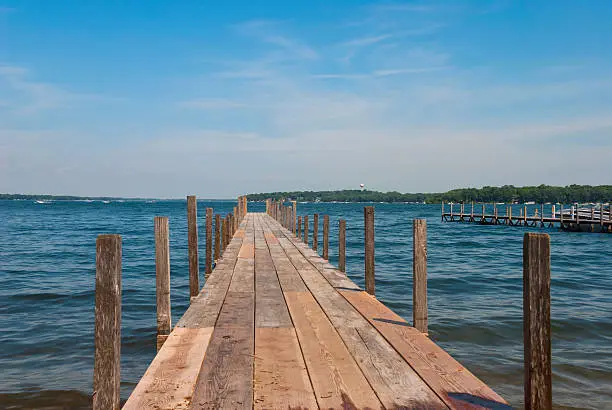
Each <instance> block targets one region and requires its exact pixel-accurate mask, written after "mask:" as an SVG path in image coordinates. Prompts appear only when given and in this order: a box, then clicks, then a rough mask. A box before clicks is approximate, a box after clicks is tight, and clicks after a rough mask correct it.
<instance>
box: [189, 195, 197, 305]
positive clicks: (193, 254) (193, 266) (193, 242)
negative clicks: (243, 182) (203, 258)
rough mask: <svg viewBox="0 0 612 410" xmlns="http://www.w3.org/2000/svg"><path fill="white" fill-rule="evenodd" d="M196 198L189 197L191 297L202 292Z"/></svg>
mask: <svg viewBox="0 0 612 410" xmlns="http://www.w3.org/2000/svg"><path fill="white" fill-rule="evenodd" d="M197 213H198V209H197V203H196V197H195V196H193V195H190V196H188V197H187V242H188V247H189V296H190V297H192V298H193V297H196V296H198V293H199V292H200V268H199V266H198V224H197Z"/></svg>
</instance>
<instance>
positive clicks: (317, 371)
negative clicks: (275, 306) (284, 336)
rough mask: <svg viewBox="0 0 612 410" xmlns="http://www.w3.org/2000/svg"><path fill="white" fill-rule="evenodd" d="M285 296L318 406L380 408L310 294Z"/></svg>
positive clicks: (344, 346)
mask: <svg viewBox="0 0 612 410" xmlns="http://www.w3.org/2000/svg"><path fill="white" fill-rule="evenodd" d="M284 295H285V298H286V300H287V305H288V306H289V311H290V312H291V317H292V318H293V321H294V323H295V330H296V333H297V335H298V339H299V341H300V346H301V347H302V351H303V353H304V360H305V362H306V366H307V367H308V372H309V375H310V379H311V381H312V384H313V387H314V391H315V394H316V397H317V401H318V403H319V406H320V407H321V408H325V409H341V408H344V409H346V408H351V409H366V408H371V409H379V408H381V407H382V406H381V403H380V401H379V400H378V398H377V397H376V394H375V392H374V391H373V390H372V387H370V385H369V384H368V381H367V380H366V378H365V377H364V375H363V373H362V372H361V370H360V369H359V366H358V365H357V363H356V362H355V360H353V357H352V356H351V354H350V352H349V351H348V350H347V347H346V345H345V344H344V342H343V341H342V339H341V337H340V335H338V332H337V331H336V330H335V329H334V327H333V325H332V324H331V323H330V321H329V320H328V319H327V317H326V316H325V314H324V313H323V311H322V310H321V307H320V306H319V305H318V304H317V302H316V300H315V299H314V298H313V296H312V295H311V294H310V292H285V293H284Z"/></svg>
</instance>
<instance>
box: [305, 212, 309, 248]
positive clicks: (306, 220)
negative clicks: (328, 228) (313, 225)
mask: <svg viewBox="0 0 612 410" xmlns="http://www.w3.org/2000/svg"><path fill="white" fill-rule="evenodd" d="M308 229H310V227H309V226H308V215H304V243H305V244H306V245H308Z"/></svg>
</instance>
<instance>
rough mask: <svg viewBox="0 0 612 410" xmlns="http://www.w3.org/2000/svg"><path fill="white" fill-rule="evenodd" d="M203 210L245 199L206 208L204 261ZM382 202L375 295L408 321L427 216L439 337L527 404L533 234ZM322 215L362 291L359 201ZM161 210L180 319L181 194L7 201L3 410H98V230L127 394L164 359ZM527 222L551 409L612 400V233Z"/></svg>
mask: <svg viewBox="0 0 612 410" xmlns="http://www.w3.org/2000/svg"><path fill="white" fill-rule="evenodd" d="M207 206H210V207H213V208H214V209H215V212H217V213H221V214H225V213H226V212H228V211H231V210H232V208H233V206H235V202H234V203H232V202H218V201H215V202H203V201H200V202H199V203H198V214H199V218H200V222H201V223H200V259H201V261H200V266H201V268H202V267H203V264H204V259H203V258H204V252H203V249H204V246H203V245H204V241H203V239H204V229H203V226H202V223H203V221H204V212H205V208H206V207H207ZM375 206H376V218H375V219H376V227H375V232H376V293H377V297H378V298H379V299H381V300H382V301H383V302H384V303H386V304H387V305H388V306H390V307H391V308H392V309H394V310H395V311H396V312H398V313H399V314H401V315H402V316H403V317H405V318H406V319H407V320H409V321H410V322H411V321H412V319H411V316H412V313H411V308H410V306H411V303H412V300H411V293H412V285H411V270H412V224H411V221H412V219H413V218H417V217H418V218H427V223H428V258H429V267H428V269H429V271H428V274H429V282H428V292H429V293H428V296H429V326H430V335H431V337H432V338H433V339H434V340H435V341H436V342H437V343H439V344H440V345H441V346H442V347H444V348H445V349H446V350H447V351H448V352H449V353H451V354H452V355H453V356H454V357H455V358H457V359H458V360H459V361H461V362H462V363H463V364H464V365H466V366H467V367H468V368H469V369H470V370H471V371H472V372H473V373H475V374H476V375H477V376H478V377H480V378H481V379H483V380H484V381H485V382H486V383H488V384H489V385H491V386H492V387H493V388H494V389H495V390H496V391H497V392H498V393H500V394H501V395H502V396H503V397H505V398H506V399H507V400H509V401H510V403H511V404H512V405H513V406H516V407H519V408H520V407H521V406H522V397H523V393H522V390H523V387H522V386H523V378H522V374H523V350H522V349H523V342H522V236H523V234H524V232H526V231H527V229H526V228H520V227H506V226H480V225H477V224H457V223H442V222H441V221H440V207H439V206H437V205H412V204H375ZM249 209H250V210H252V211H263V209H264V206H263V204H249ZM315 212H318V213H321V214H325V213H326V214H329V215H330V261H331V262H332V263H333V264H336V261H337V241H336V238H337V220H338V219H339V218H341V217H342V218H345V219H346V220H347V273H348V275H349V277H351V279H353V280H354V281H355V282H356V283H357V284H359V285H361V286H363V274H362V272H363V204H298V213H299V214H300V215H303V214H306V213H308V214H309V215H312V214H313V213H315ZM515 212H516V211H515ZM156 215H166V216H169V217H170V247H171V271H172V272H171V273H172V290H171V292H172V294H171V295H172V316H173V323H176V322H177V321H178V319H179V317H180V316H181V315H182V314H183V312H184V311H185V309H186V308H187V305H188V289H189V287H188V269H187V223H186V203H185V201H157V202H146V201H126V202H117V201H113V202H111V203H102V202H76V201H74V202H59V201H55V202H51V203H48V204H38V203H35V202H33V201H0V408H14V409H19V408H45V409H77V408H88V407H89V395H90V394H91V391H92V368H93V323H94V320H93V319H94V318H93V315H94V278H95V240H96V236H97V235H98V234H102V233H119V234H121V235H122V236H123V314H122V356H121V378H122V397H123V398H124V399H125V398H127V396H128V395H129V394H130V392H131V390H132V389H133V387H134V385H135V383H137V382H138V380H139V378H140V377H141V376H142V374H143V373H144V371H145V370H146V368H147V366H148V364H149V363H150V361H151V360H152V358H153V356H154V354H155V332H156V316H155V258H154V256H155V255H154V238H153V217H154V216H156ZM310 220H311V224H312V217H311V218H310ZM529 229H530V230H538V231H545V232H548V233H549V234H550V235H551V241H552V252H551V253H552V319H553V371H554V380H553V388H554V393H553V397H554V402H555V406H556V408H589V409H605V408H612V252H611V251H612V235H610V234H597V233H566V232H560V231H557V230H555V229H539V228H529ZM320 231H322V229H320ZM311 234H312V228H311ZM320 243H321V240H320ZM201 281H203V275H202V278H201Z"/></svg>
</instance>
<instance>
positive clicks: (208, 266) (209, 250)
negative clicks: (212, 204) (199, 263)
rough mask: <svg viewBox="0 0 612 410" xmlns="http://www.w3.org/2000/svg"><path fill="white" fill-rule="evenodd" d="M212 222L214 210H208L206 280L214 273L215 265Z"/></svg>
mask: <svg viewBox="0 0 612 410" xmlns="http://www.w3.org/2000/svg"><path fill="white" fill-rule="evenodd" d="M212 220H213V209H212V208H206V273H205V278H206V279H208V277H209V276H210V274H211V273H212V263H213V260H212V258H213V254H212V250H213V249H212V243H213V234H212Z"/></svg>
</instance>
